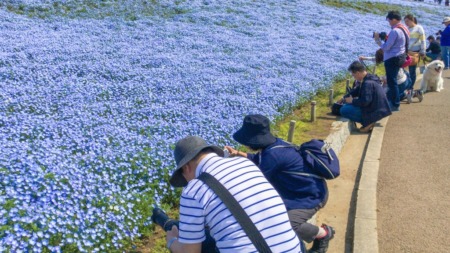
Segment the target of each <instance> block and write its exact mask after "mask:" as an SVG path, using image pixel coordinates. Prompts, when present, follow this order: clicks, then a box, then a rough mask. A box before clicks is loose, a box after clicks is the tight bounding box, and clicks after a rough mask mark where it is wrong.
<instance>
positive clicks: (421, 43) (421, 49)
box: [419, 27, 427, 56]
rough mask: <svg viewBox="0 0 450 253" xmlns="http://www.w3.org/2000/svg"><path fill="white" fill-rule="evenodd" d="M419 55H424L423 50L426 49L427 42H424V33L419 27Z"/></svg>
mask: <svg viewBox="0 0 450 253" xmlns="http://www.w3.org/2000/svg"><path fill="white" fill-rule="evenodd" d="M419 30H420V38H419V40H420V54H421V55H422V56H424V55H425V50H426V48H427V42H426V38H425V31H424V30H423V27H420V29H419Z"/></svg>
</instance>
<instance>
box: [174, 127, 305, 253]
mask: <svg viewBox="0 0 450 253" xmlns="http://www.w3.org/2000/svg"><path fill="white" fill-rule="evenodd" d="M174 156H175V161H176V166H177V167H176V169H175V171H174V172H173V174H172V176H171V178H170V180H169V182H170V184H171V185H172V186H174V187H184V188H183V191H182V193H181V198H180V222H179V229H178V228H177V227H176V226H175V225H174V226H172V230H169V231H167V236H166V239H167V247H168V248H169V250H170V251H171V252H173V253H190V252H195V253H199V252H200V250H201V243H202V242H203V241H204V240H205V239H206V236H205V225H207V226H208V227H209V229H210V231H211V235H212V237H213V238H214V239H215V241H216V246H217V248H218V249H219V251H220V252H230V253H234V252H256V248H255V246H254V245H253V243H252V241H251V240H250V239H249V236H248V235H247V234H246V233H245V232H244V230H243V229H242V227H241V225H240V224H239V223H238V222H237V221H236V219H235V217H234V216H233V214H231V212H230V211H229V210H228V208H227V207H226V206H225V204H224V203H223V201H222V200H221V199H220V198H219V197H218V196H217V195H216V194H215V192H214V191H213V190H211V188H209V186H207V185H206V184H205V183H203V182H202V181H201V180H199V179H197V178H198V177H199V176H200V175H201V174H202V173H204V172H206V173H209V174H210V175H212V176H213V177H214V178H216V179H217V180H218V181H219V182H220V183H221V184H222V185H223V186H224V187H225V189H226V190H228V191H229V192H230V193H231V195H233V196H234V198H235V199H236V201H237V202H238V203H239V205H240V206H241V207H242V208H243V209H244V211H245V212H246V213H247V214H248V215H249V217H250V219H251V221H252V222H253V223H254V224H255V226H256V228H257V229H258V230H259V231H260V232H261V235H262V237H263V238H264V240H265V241H266V242H267V244H268V245H269V247H270V249H271V251H272V252H292V253H298V252H301V249H300V241H299V239H298V238H297V235H296V234H295V232H294V231H293V230H292V227H291V224H290V223H289V217H288V214H287V211H286V207H285V206H284V204H283V200H282V199H281V198H280V195H279V194H278V193H277V191H276V190H275V189H274V188H273V186H272V185H271V184H270V183H269V182H268V181H267V179H266V178H265V177H264V175H263V174H262V173H261V171H260V170H259V169H258V167H257V166H255V165H254V164H253V163H252V162H251V161H249V160H248V159H244V158H223V157H222V156H223V150H222V149H220V148H219V147H217V146H213V145H208V144H206V142H205V141H204V140H203V139H202V138H200V137H197V136H188V137H186V138H183V139H181V140H180V141H178V142H177V144H176V146H175V151H174Z"/></svg>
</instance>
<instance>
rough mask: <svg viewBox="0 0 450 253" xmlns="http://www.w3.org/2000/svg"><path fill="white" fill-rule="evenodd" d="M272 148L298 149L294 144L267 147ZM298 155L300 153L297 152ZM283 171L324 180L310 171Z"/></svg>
mask: <svg viewBox="0 0 450 253" xmlns="http://www.w3.org/2000/svg"><path fill="white" fill-rule="evenodd" d="M274 148H295V149H296V150H298V148H299V147H298V146H295V145H288V146H283V145H277V146H273V147H271V148H269V149H268V150H271V149H274ZM327 152H328V151H327ZM328 154H329V153H328ZM298 155H300V154H298ZM332 159H333V158H332ZM259 162H260V163H261V154H259ZM283 172H284V173H288V174H292V175H298V176H304V177H313V178H317V179H324V180H325V178H324V177H321V176H318V175H314V174H312V173H307V172H298V171H285V170H284V171H283Z"/></svg>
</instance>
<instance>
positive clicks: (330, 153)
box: [271, 139, 340, 179]
mask: <svg viewBox="0 0 450 253" xmlns="http://www.w3.org/2000/svg"><path fill="white" fill-rule="evenodd" d="M289 147H291V148H295V150H296V151H297V152H298V153H299V154H300V155H301V156H302V158H303V163H304V165H305V166H306V167H307V168H308V169H309V171H310V172H306V171H301V172H297V171H285V172H286V173H290V174H295V175H300V176H310V177H315V178H320V179H335V178H337V177H338V176H339V175H340V167H339V158H338V157H337V155H336V153H335V152H334V150H333V149H332V148H331V146H330V144H329V143H327V142H325V141H323V140H317V139H312V140H310V141H307V142H305V143H303V144H302V145H300V146H294V145H292V146H275V147H272V148H271V149H273V148H289Z"/></svg>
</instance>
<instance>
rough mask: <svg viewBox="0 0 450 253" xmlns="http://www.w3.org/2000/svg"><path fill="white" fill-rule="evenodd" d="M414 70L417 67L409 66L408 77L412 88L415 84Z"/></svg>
mask: <svg viewBox="0 0 450 253" xmlns="http://www.w3.org/2000/svg"><path fill="white" fill-rule="evenodd" d="M416 69H417V65H414V66H409V68H408V70H409V77H410V78H411V83H412V86H413V87H414V84H415V83H416Z"/></svg>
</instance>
